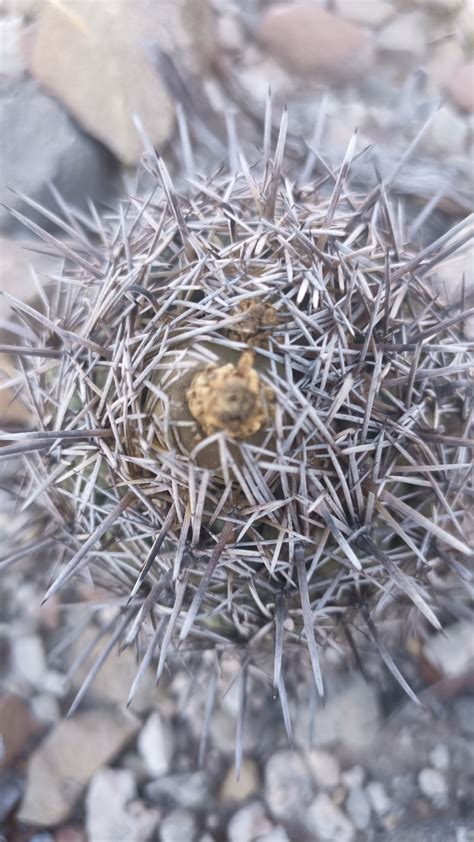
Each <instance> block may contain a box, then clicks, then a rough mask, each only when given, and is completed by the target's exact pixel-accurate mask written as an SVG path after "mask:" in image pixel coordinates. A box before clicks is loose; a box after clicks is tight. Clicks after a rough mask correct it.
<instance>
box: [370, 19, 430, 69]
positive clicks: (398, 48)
mask: <svg viewBox="0 0 474 842" xmlns="http://www.w3.org/2000/svg"><path fill="white" fill-rule="evenodd" d="M377 47H378V48H379V50H383V51H385V52H390V53H408V54H409V55H411V56H414V57H416V58H420V57H421V56H422V55H423V54H424V52H425V47H426V41H425V18H424V16H423V15H422V14H420V13H419V12H408V13H407V14H397V15H396V17H395V18H394V20H393V21H390V22H389V23H387V25H386V26H384V27H383V29H381V30H380V32H379V33H378V35H377Z"/></svg>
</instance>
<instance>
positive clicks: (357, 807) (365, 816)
mask: <svg viewBox="0 0 474 842" xmlns="http://www.w3.org/2000/svg"><path fill="white" fill-rule="evenodd" d="M346 810H347V812H348V813H349V816H350V817H351V819H352V822H353V824H354V826H355V827H356V828H357V830H367V828H368V827H369V825H370V815H371V812H372V811H371V807H370V801H369V799H368V798H367V795H366V794H365V792H364V790H363V789H362V788H361V787H354V788H353V789H351V791H350V792H349V795H348V796H347V799H346Z"/></svg>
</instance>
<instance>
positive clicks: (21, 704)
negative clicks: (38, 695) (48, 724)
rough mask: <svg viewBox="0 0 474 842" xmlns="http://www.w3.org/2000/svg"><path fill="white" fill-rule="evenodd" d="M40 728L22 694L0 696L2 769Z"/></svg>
mask: <svg viewBox="0 0 474 842" xmlns="http://www.w3.org/2000/svg"><path fill="white" fill-rule="evenodd" d="M38 730H39V725H38V722H37V721H36V720H35V718H34V717H33V716H32V714H31V711H30V709H29V706H28V705H27V704H26V702H25V701H24V700H23V699H22V698H21V697H20V696H14V695H13V694H6V695H5V696H2V697H0V740H1V741H0V746H1V750H0V769H3V768H6V767H7V766H9V765H10V763H11V762H12V761H13V760H14V759H15V758H16V757H18V755H19V754H20V753H21V751H22V750H23V749H24V747H25V746H26V744H27V743H28V740H29V739H30V737H32V736H33V734H36V733H37V732H38Z"/></svg>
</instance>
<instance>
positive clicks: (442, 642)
mask: <svg viewBox="0 0 474 842" xmlns="http://www.w3.org/2000/svg"><path fill="white" fill-rule="evenodd" d="M423 653H424V656H425V658H426V659H427V660H428V661H429V662H430V663H431V664H432V665H433V666H434V667H436V668H437V669H438V670H439V671H440V672H441V674H442V675H443V676H445V677H446V678H459V677H461V676H462V675H464V673H466V672H467V670H468V669H469V668H470V667H471V666H472V664H473V663H474V633H473V626H472V623H470V622H469V621H467V620H463V621H460V622H458V623H454V624H453V625H452V626H449V628H446V629H445V630H444V632H443V634H434V635H432V636H431V637H430V638H429V639H428V641H427V642H426V643H425V646H424V650H423Z"/></svg>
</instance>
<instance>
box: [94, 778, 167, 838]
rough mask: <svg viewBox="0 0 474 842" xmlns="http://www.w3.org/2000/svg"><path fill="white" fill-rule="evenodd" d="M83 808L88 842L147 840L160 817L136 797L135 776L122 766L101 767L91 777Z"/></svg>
mask: <svg viewBox="0 0 474 842" xmlns="http://www.w3.org/2000/svg"><path fill="white" fill-rule="evenodd" d="M86 810H87V822H86V827H87V838H88V840H89V842H108V840H109V839H110V840H113V842H147V840H149V839H150V838H151V837H152V835H153V833H154V831H155V829H156V827H157V824H158V822H159V818H160V814H159V812H158V811H157V810H147V809H146V808H145V807H144V805H143V804H142V803H141V802H140V801H137V800H136V784H135V778H134V776H133V774H132V773H131V772H128V771H126V770H125V769H101V771H100V772H98V773H97V774H96V775H95V776H94V778H93V780H92V781H91V783H90V786H89V789H88V792H87V796H86Z"/></svg>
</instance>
